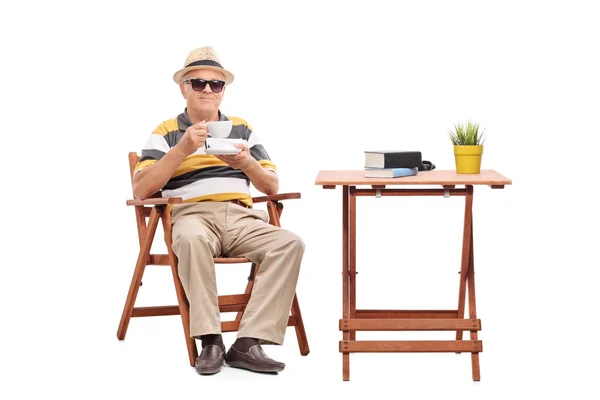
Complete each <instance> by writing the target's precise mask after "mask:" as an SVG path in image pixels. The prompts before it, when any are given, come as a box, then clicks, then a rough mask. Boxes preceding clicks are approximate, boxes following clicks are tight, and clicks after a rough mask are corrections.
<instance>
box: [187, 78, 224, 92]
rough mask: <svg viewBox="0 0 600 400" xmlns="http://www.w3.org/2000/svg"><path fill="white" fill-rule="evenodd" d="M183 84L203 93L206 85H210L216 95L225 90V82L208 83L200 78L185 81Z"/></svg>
mask: <svg viewBox="0 0 600 400" xmlns="http://www.w3.org/2000/svg"><path fill="white" fill-rule="evenodd" d="M183 83H189V84H191V85H192V89H194V90H195V91H197V92H201V91H203V90H204V88H205V87H206V85H209V86H210V90H212V91H213V92H215V93H219V92H220V91H221V90H223V87H224V86H225V82H223V81H206V80H204V79H200V78H192V79H186V80H185V81H183Z"/></svg>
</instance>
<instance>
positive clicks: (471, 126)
mask: <svg viewBox="0 0 600 400" xmlns="http://www.w3.org/2000/svg"><path fill="white" fill-rule="evenodd" d="M449 133H450V140H451V141H452V144H453V145H454V161H455V163H456V173H457V174H478V173H479V172H480V171H481V156H482V155H483V141H484V140H485V139H484V138H483V130H481V129H480V128H479V124H478V123H474V122H471V121H468V122H467V123H464V124H461V123H455V124H454V130H450V131H449Z"/></svg>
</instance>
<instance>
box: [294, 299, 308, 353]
mask: <svg viewBox="0 0 600 400" xmlns="http://www.w3.org/2000/svg"><path fill="white" fill-rule="evenodd" d="M292 317H293V318H295V319H296V325H295V328H296V337H297V338H298V347H300V354H302V355H303V356H305V355H307V354H308V353H309V352H310V349H309V348H308V339H307V338H306V331H305V330H304V322H303V321H302V313H301V312H300V304H299V303H298V296H297V295H295V294H294V301H293V302H292Z"/></svg>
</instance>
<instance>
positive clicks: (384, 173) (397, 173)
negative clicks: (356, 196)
mask: <svg viewBox="0 0 600 400" xmlns="http://www.w3.org/2000/svg"><path fill="white" fill-rule="evenodd" d="M418 171H419V169H418V168H416V167H415V168H365V178H399V177H401V176H413V175H416V174H417V173H418Z"/></svg>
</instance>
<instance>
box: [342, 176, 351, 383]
mask: <svg viewBox="0 0 600 400" xmlns="http://www.w3.org/2000/svg"><path fill="white" fill-rule="evenodd" d="M348 189H349V188H348V186H342V241H343V243H342V314H343V318H350V299H349V294H350V292H349V285H348V283H349V282H348V280H349V279H348V277H349V268H348V267H349V265H348V256H349V254H348V251H349V239H350V234H349V229H348V228H349V222H350V221H349V213H348ZM342 336H343V340H344V341H345V342H346V343H347V341H348V340H350V332H343V334H342ZM342 376H343V380H344V381H348V380H350V353H347V352H346V353H342Z"/></svg>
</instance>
